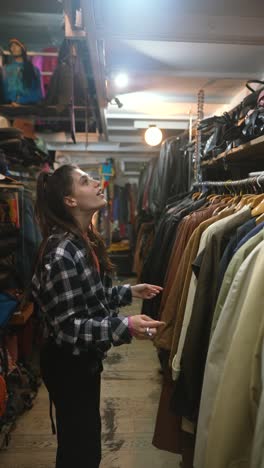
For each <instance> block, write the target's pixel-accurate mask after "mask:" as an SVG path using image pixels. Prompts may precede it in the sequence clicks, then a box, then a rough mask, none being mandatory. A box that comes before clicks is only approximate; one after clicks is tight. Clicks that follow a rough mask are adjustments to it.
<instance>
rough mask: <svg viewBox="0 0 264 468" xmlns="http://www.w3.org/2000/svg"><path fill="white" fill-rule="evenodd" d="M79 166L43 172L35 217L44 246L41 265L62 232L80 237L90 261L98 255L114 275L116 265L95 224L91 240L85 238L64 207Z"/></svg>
mask: <svg viewBox="0 0 264 468" xmlns="http://www.w3.org/2000/svg"><path fill="white" fill-rule="evenodd" d="M75 169H78V167H77V166H74V165H70V164H65V165H64V166H61V167H59V168H58V169H56V171H55V172H54V173H53V174H49V173H47V172H41V173H40V174H39V176H38V180H37V199H36V205H35V216H36V219H37V221H38V223H39V226H40V229H41V232H42V236H43V242H42V244H41V246H40V250H39V257H38V264H39V263H40V262H41V260H42V257H43V254H44V251H45V247H46V245H47V241H48V238H49V236H50V235H51V234H52V232H53V229H54V228H60V229H61V230H63V231H64V232H69V233H72V234H74V235H75V236H77V237H78V238H79V239H80V240H81V241H82V242H83V243H84V245H85V247H86V250H87V253H88V254H89V257H91V258H93V256H92V255H91V250H92V249H93V250H94V251H95V254H96V255H97V257H98V260H99V263H100V265H101V266H102V268H103V270H104V271H107V272H111V271H112V270H113V265H112V263H111V261H110V259H109V257H108V254H107V250H106V247H105V244H104V241H103V239H102V237H101V236H100V234H99V233H98V232H97V231H96V229H95V228H94V226H93V225H92V224H91V225H90V226H89V228H88V231H87V236H86V235H84V234H83V232H82V230H81V227H80V226H79V224H78V222H77V221H76V219H75V218H74V216H72V214H71V213H70V211H69V210H68V209H67V207H66V205H65V203H64V197H66V196H69V195H71V194H72V186H73V177H72V174H73V171H74V170H75Z"/></svg>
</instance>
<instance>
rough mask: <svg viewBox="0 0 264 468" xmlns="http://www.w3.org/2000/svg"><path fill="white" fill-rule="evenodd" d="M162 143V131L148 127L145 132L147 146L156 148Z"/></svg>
mask: <svg viewBox="0 0 264 468" xmlns="http://www.w3.org/2000/svg"><path fill="white" fill-rule="evenodd" d="M161 141H162V131H161V130H160V128H158V127H156V126H155V125H152V126H150V127H149V128H148V129H147V130H146V132H145V142H146V143H147V144H148V145H149V146H157V145H159V144H160V143H161Z"/></svg>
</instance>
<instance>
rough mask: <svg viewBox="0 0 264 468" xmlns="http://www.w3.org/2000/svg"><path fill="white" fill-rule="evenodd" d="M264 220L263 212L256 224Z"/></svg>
mask: <svg viewBox="0 0 264 468" xmlns="http://www.w3.org/2000/svg"><path fill="white" fill-rule="evenodd" d="M263 222H264V213H262V214H261V215H260V216H259V217H258V218H257V219H256V225H257V226H258V225H259V224H261V223H263Z"/></svg>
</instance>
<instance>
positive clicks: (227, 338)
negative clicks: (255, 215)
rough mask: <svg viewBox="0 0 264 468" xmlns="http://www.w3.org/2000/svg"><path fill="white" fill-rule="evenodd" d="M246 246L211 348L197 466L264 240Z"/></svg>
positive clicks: (202, 457) (237, 258)
mask: <svg viewBox="0 0 264 468" xmlns="http://www.w3.org/2000/svg"><path fill="white" fill-rule="evenodd" d="M245 246H246V244H245ZM245 246H243V247H242V249H240V250H239V251H238V252H237V253H236V255H235V256H234V262H235V263H236V265H237V263H238V261H240V268H239V269H238V271H237V273H236V275H235V274H234V277H233V282H232V285H231V287H230V290H229V294H228V295H227V299H226V301H225V303H224V305H223V308H222V311H221V315H220V318H219V321H218V325H217V327H216V329H215V333H214V335H213V338H212V341H211V344H210V346H209V350H208V355H207V361H206V367H205V374H204V382H203V390H202V397H201V403H200V411H199V419H198V426H197V436H196V447H195V457H194V467H195V468H203V467H204V460H205V455H206V451H207V448H208V432H209V430H210V422H211V421H212V418H213V408H214V404H215V401H216V395H217V389H218V386H219V382H220V380H221V376H222V374H223V369H224V366H225V362H226V359H227V355H228V352H229V349H230V346H231V342H232V339H233V335H234V332H235V330H236V327H237V324H238V321H239V317H240V311H241V309H242V306H243V304H244V301H245V297H246V295H247V285H248V283H249V281H250V278H251V276H252V274H253V272H254V269H255V262H256V259H257V257H258V255H259V251H260V250H261V249H262V248H263V247H264V242H261V243H259V245H257V246H256V247H255V249H254V248H253V247H252V250H253V251H252V253H250V251H249V249H248V248H246V247H245ZM246 257H248V258H246ZM245 258H246V260H245ZM227 273H228V272H227ZM225 278H226V276H225V277H224V281H223V287H224V283H225ZM228 278H229V274H228Z"/></svg>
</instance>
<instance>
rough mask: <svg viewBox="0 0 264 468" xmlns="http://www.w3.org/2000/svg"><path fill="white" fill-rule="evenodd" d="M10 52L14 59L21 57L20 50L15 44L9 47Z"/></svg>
mask: <svg viewBox="0 0 264 468" xmlns="http://www.w3.org/2000/svg"><path fill="white" fill-rule="evenodd" d="M10 52H11V54H12V55H13V56H14V57H21V55H22V48H21V47H20V45H18V44H17V43H16V42H12V43H11V45H10Z"/></svg>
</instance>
